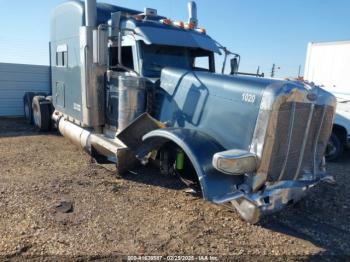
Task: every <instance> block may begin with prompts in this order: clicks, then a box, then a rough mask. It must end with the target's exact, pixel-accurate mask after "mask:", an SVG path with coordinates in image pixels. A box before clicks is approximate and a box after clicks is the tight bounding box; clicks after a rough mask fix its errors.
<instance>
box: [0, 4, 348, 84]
mask: <svg viewBox="0 0 350 262" xmlns="http://www.w3.org/2000/svg"><path fill="white" fill-rule="evenodd" d="M61 2H64V1H62V0H33V1H28V0H17V1H9V0H1V7H0V29H1V30H0V49H1V51H0V62H8V63H29V64H44V65H45V64H48V63H49V58H48V42H49V21H50V20H49V19H50V14H51V11H52V9H53V8H54V7H55V6H56V5H58V4H59V3H61ZM101 2H107V3H113V4H116V5H121V6H125V7H130V8H133V9H141V10H143V8H144V7H145V6H147V7H153V8H156V9H158V12H159V13H160V14H162V15H164V16H167V17H169V18H171V19H174V20H186V19H187V7H186V5H187V1H186V0H104V1H101ZM197 4H198V15H199V24H200V26H201V27H204V28H206V29H207V32H208V34H209V35H210V36H211V37H213V38H214V39H216V40H217V41H219V42H220V43H222V44H223V45H225V46H227V47H228V48H229V49H230V50H232V51H234V52H236V53H239V54H241V56H242V63H241V70H240V71H245V72H255V71H256V69H257V67H258V66H260V67H261V71H263V72H265V73H267V74H269V73H270V71H271V67H272V64H273V63H276V64H277V65H278V66H280V67H281V69H280V70H278V73H277V76H281V77H286V76H289V77H290V76H296V75H297V74H298V67H299V65H302V70H303V68H304V63H305V55H306V48H307V43H308V42H310V41H312V42H318V41H337V40H350V15H349V14H350V1H348V0H307V1H306V0H284V1H281V0H266V1H262V0H216V1H213V0H197Z"/></svg>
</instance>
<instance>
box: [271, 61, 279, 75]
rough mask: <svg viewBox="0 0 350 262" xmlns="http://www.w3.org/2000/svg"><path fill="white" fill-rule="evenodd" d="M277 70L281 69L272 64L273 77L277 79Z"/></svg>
mask: <svg viewBox="0 0 350 262" xmlns="http://www.w3.org/2000/svg"><path fill="white" fill-rule="evenodd" d="M277 69H281V67H279V66H276V64H272V69H271V77H275V73H276V70H277Z"/></svg>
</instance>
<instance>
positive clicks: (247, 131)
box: [24, 0, 336, 223]
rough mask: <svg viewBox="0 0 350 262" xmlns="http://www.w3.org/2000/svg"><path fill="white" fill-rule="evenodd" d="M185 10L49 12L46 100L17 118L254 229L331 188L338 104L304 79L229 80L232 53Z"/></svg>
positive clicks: (73, 7)
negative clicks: (152, 168) (140, 167)
mask: <svg viewBox="0 0 350 262" xmlns="http://www.w3.org/2000/svg"><path fill="white" fill-rule="evenodd" d="M188 8H189V21H188V22H186V23H184V22H181V21H171V20H170V19H168V18H166V17H163V16H161V15H158V14H157V10H155V9H151V8H145V10H144V11H143V12H141V11H136V10H130V9H126V8H122V7H119V6H114V5H109V4H103V3H96V0H86V1H85V2H81V1H68V2H66V3H63V4H61V5H59V6H58V7H57V8H56V9H55V10H54V12H53V14H52V19H51V43H50V51H51V52H50V54H51V67H52V96H47V97H45V96H40V95H37V96H35V94H26V96H25V99H24V105H25V108H26V116H27V118H28V120H29V121H31V119H32V117H33V122H34V124H35V125H36V126H37V127H38V129H40V130H41V131H46V130H49V129H50V128H51V127H56V128H57V129H58V130H59V132H60V133H61V134H62V135H63V136H65V137H67V138H68V139H70V140H71V141H72V142H74V143H75V144H77V145H79V146H81V147H82V148H83V149H84V150H86V151H87V152H89V153H90V154H91V155H92V156H93V157H94V158H95V159H96V160H97V161H101V162H104V161H106V162H112V163H115V164H116V165H117V168H118V170H119V172H121V173H122V172H124V171H126V170H129V168H131V167H132V166H133V165H135V163H142V164H147V163H149V162H150V161H151V162H154V163H156V164H157V165H158V166H159V167H160V170H161V173H166V174H176V175H179V176H180V177H181V178H182V180H183V181H185V182H186V183H187V184H188V185H190V186H192V187H193V188H194V189H195V190H197V191H198V192H200V193H201V194H202V196H203V198H204V199H205V200H208V201H211V202H214V203H217V204H224V203H227V204H230V205H232V206H233V207H234V208H236V209H237V211H238V212H239V214H240V215H241V217H242V218H243V219H244V220H246V221H248V222H250V223H256V222H258V221H259V219H260V218H261V217H262V216H263V215H265V214H268V213H272V212H275V211H278V210H280V209H282V208H283V207H285V206H286V205H288V204H291V203H294V202H295V201H298V200H299V199H300V198H301V197H302V196H304V195H305V193H306V192H307V191H308V189H309V188H311V187H312V186H314V185H316V184H317V183H319V182H321V181H326V182H327V181H328V182H329V181H332V177H331V176H329V175H327V173H326V170H325V162H324V153H325V149H326V145H327V141H328V139H329V137H330V134H331V129H332V121H333V116H334V111H335V106H336V100H335V98H334V97H333V96H332V95H331V94H329V93H328V92H326V91H324V90H322V89H321V88H319V87H316V86H310V85H308V84H306V83H302V82H294V81H280V80H272V79H263V78H255V77H246V76H238V75H237V74H236V72H237V70H238V66H239V55H237V54H233V53H231V52H229V51H228V50H227V49H226V48H224V47H223V46H222V45H220V44H219V43H218V42H216V41H214V40H213V39H212V38H211V37H209V36H208V35H207V33H206V31H205V29H202V28H199V27H198V20H197V12H196V4H195V3H194V2H190V3H189V6H188ZM215 54H219V55H223V56H225V62H226V59H227V58H228V57H229V55H233V58H232V59H231V73H230V74H227V75H225V74H224V70H222V71H223V72H222V74H217V73H215V61H214V60H215V59H214V57H215V56H214V55H215ZM223 67H224V68H225V63H224V66H223ZM224 68H223V69H224Z"/></svg>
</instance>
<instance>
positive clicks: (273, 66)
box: [271, 64, 276, 77]
mask: <svg viewBox="0 0 350 262" xmlns="http://www.w3.org/2000/svg"><path fill="white" fill-rule="evenodd" d="M275 71H276V64H272V69H271V77H275Z"/></svg>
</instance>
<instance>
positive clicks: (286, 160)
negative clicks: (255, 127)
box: [277, 102, 296, 181]
mask: <svg viewBox="0 0 350 262" xmlns="http://www.w3.org/2000/svg"><path fill="white" fill-rule="evenodd" d="M295 108H296V104H295V102H293V104H292V112H291V114H292V116H291V118H290V120H289V127H288V146H287V154H286V158H285V159H284V163H283V167H282V170H281V173H280V175H279V177H278V179H277V181H280V180H281V179H282V177H283V175H284V172H285V171H286V166H287V162H288V157H289V151H290V144H291V140H292V135H293V127H294V118H295Z"/></svg>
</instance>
